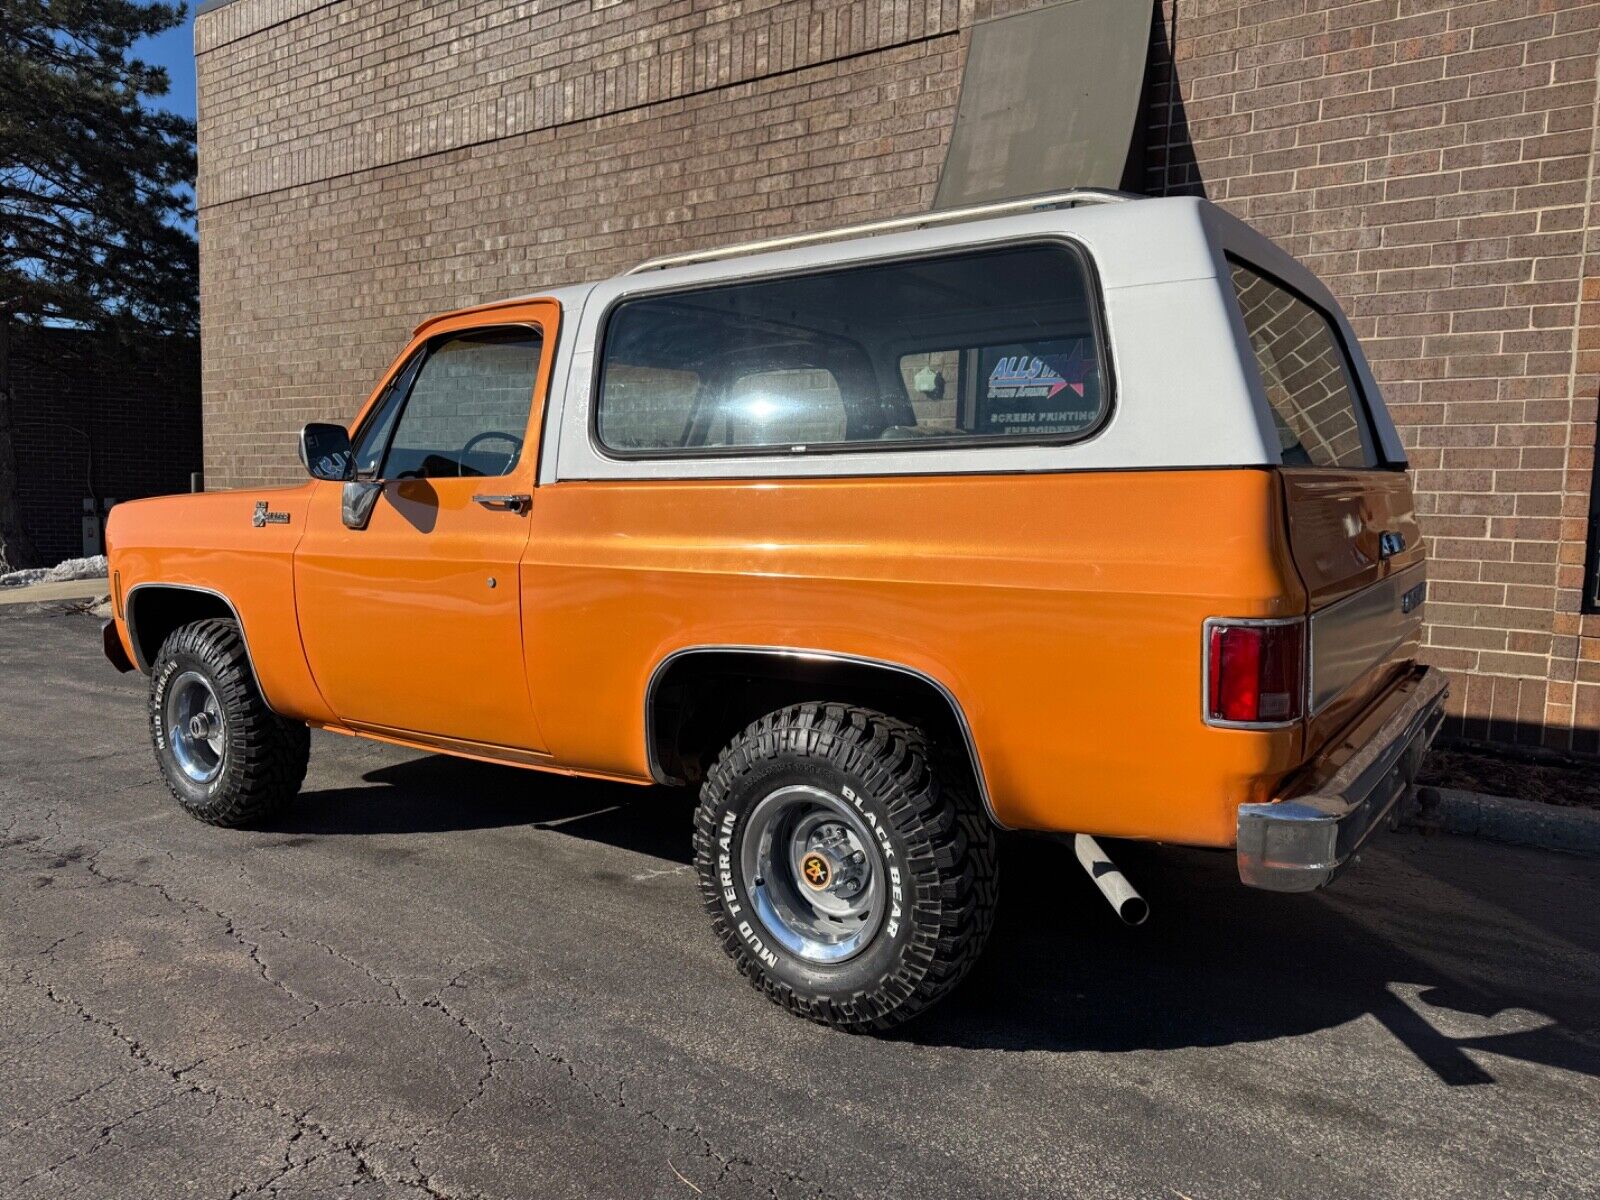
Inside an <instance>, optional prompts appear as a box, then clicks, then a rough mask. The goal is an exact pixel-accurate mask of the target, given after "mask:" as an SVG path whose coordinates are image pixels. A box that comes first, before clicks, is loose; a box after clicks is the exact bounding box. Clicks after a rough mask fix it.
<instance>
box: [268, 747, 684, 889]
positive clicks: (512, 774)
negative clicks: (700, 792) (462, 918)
mask: <svg viewBox="0 0 1600 1200" xmlns="http://www.w3.org/2000/svg"><path fill="white" fill-rule="evenodd" d="M361 778H362V779H363V780H364V781H365V783H366V785H367V786H362V787H347V788H323V789H320V790H308V791H303V792H301V793H300V795H299V796H298V797H297V798H296V800H295V802H294V803H293V804H291V805H290V806H289V807H288V808H287V809H285V810H284V811H283V812H281V813H279V814H278V815H277V816H275V817H274V818H273V819H272V820H271V821H270V822H268V823H265V824H263V825H262V829H263V831H266V832H272V833H283V834H306V835H318V834H323V835H327V834H339V835H347V836H348V835H363V834H382V833H448V832H451V831H455V830H470V829H500V828H507V827H510V826H519V825H520V826H529V827H532V828H536V829H559V830H560V831H561V832H562V833H565V834H570V835H572V836H574V837H583V838H588V839H590V840H593V841H598V842H605V843H607V844H609V845H613V846H618V847H621V848H623V849H626V850H633V851H635V852H637V853H640V854H648V855H651V856H653V857H655V858H661V859H666V860H668V861H670V862H674V863H687V862H689V861H690V860H691V859H692V858H693V852H692V850H691V848H690V842H689V838H690V828H691V821H692V819H693V812H694V797H693V796H692V795H690V794H689V793H687V792H682V791H673V790H670V789H667V788H659V787H649V788H640V787H631V786H629V785H627V784H620V783H606V782H604V781H599V780H590V779H578V778H573V777H571V776H565V775H555V774H547V773H545V772H538V771H525V770H522V769H520V768H517V767H504V766H498V765H496V764H494V763H481V762H474V761H472V760H471V759H464V758H455V757H452V756H450V755H446V754H427V755H423V756H421V757H418V758H411V759H407V760H405V761H404V762H398V763H392V764H388V765H385V766H382V767H377V768H375V769H373V770H371V771H368V772H366V773H365V774H363V775H362V777H361Z"/></svg>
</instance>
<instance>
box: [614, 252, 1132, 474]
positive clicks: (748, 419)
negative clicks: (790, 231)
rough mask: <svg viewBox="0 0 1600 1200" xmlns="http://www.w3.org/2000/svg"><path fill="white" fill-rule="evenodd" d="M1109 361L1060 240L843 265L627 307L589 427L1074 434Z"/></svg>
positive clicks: (881, 444)
mask: <svg viewBox="0 0 1600 1200" xmlns="http://www.w3.org/2000/svg"><path fill="white" fill-rule="evenodd" d="M1103 360H1104V355H1103V352H1102V348H1101V340H1100V336H1099V332H1098V322H1097V318H1096V315H1095V310H1094V304H1093V301H1092V297H1091V293H1090V289H1089V280H1088V273H1087V271H1086V270H1085V268H1084V265H1083V260H1082V258H1081V257H1080V256H1079V254H1078V253H1077V252H1076V251H1075V250H1073V249H1070V248H1068V247H1066V246H1064V245H1061V244H1050V245H1028V246H1013V247H1007V248H1004V249H998V250H987V251H980V252H970V253H964V254H959V255H951V256H946V257H939V258H919V259H913V260H907V261H901V262H893V263H881V264H873V265H869V266H852V267H846V268H841V269H838V270H831V271H819V272H815V273H812V274H806V275H797V276H790V277H786V278H780V279H769V280H761V281H757V282H750V283H739V284H732V285H729V286H726V287H715V288H704V289H700V290H696V291H692V292H681V293H673V294H670V295H659V296H648V297H642V298H640V299H637V300H627V301H624V302H622V303H621V304H620V305H618V306H617V308H616V309H615V310H614V311H613V312H612V314H611V317H610V319H609V321H608V322H607V326H606V333H605V340H604V345H603V346H602V349H601V375H600V388H599V396H598V401H597V403H596V405H595V429H596V433H597V435H598V438H599V441H600V443H601V444H602V445H603V446H605V447H606V448H607V449H608V450H610V451H611V452H612V453H614V454H618V455H622V456H643V455H703V454H719V453H722V454H729V453H731V454H741V453H742V454H749V453H762V452H769V453H785V454H794V453H805V452H810V451H817V450H823V451H825V450H829V449H840V448H850V449H861V448H863V447H864V446H872V447H877V448H885V449H889V448H903V447H906V446H910V445H927V446H948V445H952V444H959V443H966V442H980V443H990V442H1007V441H1011V442H1019V441H1041V440H1073V439H1077V438H1081V437H1086V436H1088V435H1089V434H1090V433H1092V432H1094V430H1095V429H1097V428H1098V427H1099V425H1100V424H1101V422H1102V421H1103V420H1104V418H1105V415H1106V411H1107V405H1108V397H1107V395H1106V387H1105V382H1104V380H1105V372H1104V363H1103Z"/></svg>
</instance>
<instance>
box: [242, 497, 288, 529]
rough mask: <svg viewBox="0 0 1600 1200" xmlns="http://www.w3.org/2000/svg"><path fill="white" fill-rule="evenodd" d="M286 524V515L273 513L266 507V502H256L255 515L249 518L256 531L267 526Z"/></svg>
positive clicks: (284, 513)
mask: <svg viewBox="0 0 1600 1200" xmlns="http://www.w3.org/2000/svg"><path fill="white" fill-rule="evenodd" d="M288 523H289V514H288V513H286V512H273V511H272V510H271V509H270V508H268V507H267V502H266V501H265V500H257V501H256V511H255V515H254V516H253V517H251V518H250V524H252V525H254V526H255V527H256V528H257V529H261V528H264V527H265V526H267V525H287V524H288Z"/></svg>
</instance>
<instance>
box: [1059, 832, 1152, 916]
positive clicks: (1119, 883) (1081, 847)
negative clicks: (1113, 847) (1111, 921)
mask: <svg viewBox="0 0 1600 1200" xmlns="http://www.w3.org/2000/svg"><path fill="white" fill-rule="evenodd" d="M1072 849H1073V850H1074V851H1075V852H1076V853H1077V855H1078V862H1079V863H1080V864H1082V866H1083V869H1084V870H1085V871H1087V872H1089V878H1090V879H1092V880H1094V885H1095V887H1097V888H1099V889H1100V894H1101V895H1102V896H1104V897H1105V898H1106V899H1107V900H1108V901H1109V902H1110V904H1111V907H1112V908H1114V909H1115V910H1116V913H1117V916H1119V917H1121V918H1122V919H1123V920H1124V921H1126V922H1127V923H1128V924H1129V925H1143V924H1144V919H1145V918H1146V917H1148V916H1149V915H1150V905H1149V904H1148V903H1147V902H1146V901H1145V898H1144V897H1143V896H1141V895H1139V893H1138V892H1136V891H1134V890H1133V884H1131V883H1129V882H1128V880H1127V878H1126V877H1125V876H1124V875H1123V874H1122V872H1121V871H1119V870H1118V869H1117V864H1116V863H1114V862H1112V861H1111V859H1110V857H1109V856H1108V855H1107V854H1106V852H1105V851H1104V850H1102V849H1101V848H1100V843H1099V842H1097V841H1095V840H1094V839H1093V838H1092V837H1090V836H1089V835H1088V834H1087V833H1080V834H1077V835H1076V836H1074V837H1073V839H1072Z"/></svg>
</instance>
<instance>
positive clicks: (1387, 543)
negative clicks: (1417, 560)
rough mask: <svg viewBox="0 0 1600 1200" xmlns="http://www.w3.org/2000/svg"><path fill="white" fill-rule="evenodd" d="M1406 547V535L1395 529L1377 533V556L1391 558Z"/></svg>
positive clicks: (1381, 558)
mask: <svg viewBox="0 0 1600 1200" xmlns="http://www.w3.org/2000/svg"><path fill="white" fill-rule="evenodd" d="M1405 548H1406V535H1405V534H1403V533H1401V532H1400V531H1399V530H1397V529H1391V530H1388V531H1387V532H1385V533H1381V534H1379V535H1378V558H1379V560H1380V561H1381V560H1383V559H1386V558H1393V557H1394V556H1395V555H1396V554H1399V553H1400V551H1402V550H1404V549H1405Z"/></svg>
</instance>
